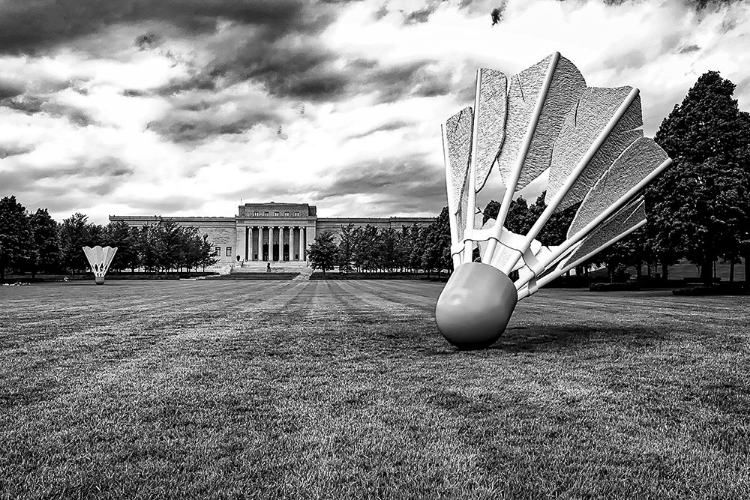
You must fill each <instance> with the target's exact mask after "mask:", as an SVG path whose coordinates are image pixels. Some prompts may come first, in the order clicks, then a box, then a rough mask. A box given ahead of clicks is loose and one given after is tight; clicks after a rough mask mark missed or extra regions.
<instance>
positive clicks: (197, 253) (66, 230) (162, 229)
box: [0, 196, 217, 279]
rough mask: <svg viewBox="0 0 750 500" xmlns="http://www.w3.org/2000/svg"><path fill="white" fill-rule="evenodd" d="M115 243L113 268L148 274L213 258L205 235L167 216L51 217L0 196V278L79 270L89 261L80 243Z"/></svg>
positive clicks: (185, 267) (202, 265)
mask: <svg viewBox="0 0 750 500" xmlns="http://www.w3.org/2000/svg"><path fill="white" fill-rule="evenodd" d="M96 245H101V246H112V247H117V254H116V255H115V258H114V260H113V261H112V264H111V266H110V270H113V271H125V270H130V271H131V272H135V270H136V269H143V270H145V271H146V272H149V273H165V272H169V271H172V270H174V271H178V272H180V271H187V272H190V270H198V269H204V270H205V267H206V266H210V265H212V264H214V263H216V262H217V259H216V257H215V256H214V249H213V245H212V243H211V242H210V241H208V235H200V234H199V233H198V229H197V228H194V227H184V226H180V225H179V224H177V223H176V222H174V221H171V220H168V219H159V220H158V221H157V222H156V223H154V224H149V225H145V226H143V227H140V228H137V227H131V226H129V225H128V224H127V223H126V222H124V221H115V222H110V223H109V224H106V225H99V224H94V223H92V222H89V220H88V217H87V216H86V215H84V214H81V213H75V214H73V215H72V216H70V217H69V218H67V219H64V220H63V221H62V222H60V223H58V222H56V221H55V220H54V219H53V218H52V217H51V216H50V215H49V212H48V211H47V209H46V208H40V209H38V210H37V211H36V212H33V213H31V212H28V211H27V210H26V208H25V207H24V206H23V205H22V204H20V203H19V202H18V201H17V200H16V198H15V196H6V197H4V198H2V199H0V279H5V272H6V269H10V270H12V271H19V272H24V273H31V276H32V279H33V278H36V275H37V273H80V272H85V271H86V270H87V269H88V267H89V265H88V261H87V260H86V256H85V255H84V253H83V250H82V247H84V246H96Z"/></svg>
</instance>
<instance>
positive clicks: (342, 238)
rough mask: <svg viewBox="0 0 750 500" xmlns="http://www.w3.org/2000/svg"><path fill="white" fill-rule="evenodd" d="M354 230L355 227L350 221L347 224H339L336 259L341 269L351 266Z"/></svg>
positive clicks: (348, 268) (347, 268) (345, 269)
mask: <svg viewBox="0 0 750 500" xmlns="http://www.w3.org/2000/svg"><path fill="white" fill-rule="evenodd" d="M355 230H356V228H355V226H354V224H352V223H349V225H347V226H341V232H340V233H339V249H338V259H337V264H338V266H339V270H341V271H349V270H350V269H351V267H352V258H353V255H354V248H355V247H356V232H355Z"/></svg>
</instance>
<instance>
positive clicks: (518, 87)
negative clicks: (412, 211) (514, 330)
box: [435, 53, 671, 348]
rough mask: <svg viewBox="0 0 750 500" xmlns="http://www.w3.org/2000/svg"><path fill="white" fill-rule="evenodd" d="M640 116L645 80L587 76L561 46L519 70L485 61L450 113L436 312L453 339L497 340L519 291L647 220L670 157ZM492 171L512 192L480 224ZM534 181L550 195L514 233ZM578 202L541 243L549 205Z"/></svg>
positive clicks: (557, 207) (477, 343)
mask: <svg viewBox="0 0 750 500" xmlns="http://www.w3.org/2000/svg"><path fill="white" fill-rule="evenodd" d="M642 126H643V119H642V116H641V101H640V97H639V95H638V89H634V88H630V87H617V88H596V87H587V86H586V82H585V80H584V79H583V76H582V75H581V73H580V72H579V71H578V69H577V68H576V67H575V66H574V65H573V63H571V62H570V61H568V60H567V59H565V58H564V57H562V56H561V55H560V54H559V53H555V54H553V55H551V56H549V57H547V58H546V59H544V60H543V61H541V62H539V63H537V64H535V65H534V66H531V67H530V68H527V69H525V70H523V71H521V72H520V73H519V74H517V75H515V76H513V77H511V78H507V77H506V76H505V75H504V74H503V73H501V72H499V71H495V70H491V69H484V68H483V69H480V70H478V71H477V83H476V94H475V101H474V108H473V109H472V108H470V107H469V108H465V109H463V110H461V111H460V112H459V113H457V114H456V115H454V116H452V117H450V118H449V119H448V120H447V122H446V123H445V124H444V125H443V151H444V156H445V165H446V184H447V185H446V187H447V191H448V210H449V214H450V228H451V240H452V248H451V255H452V259H453V267H454V272H453V274H452V275H451V278H450V280H449V281H448V283H447V284H446V287H445V289H444V290H443V292H442V294H441V295H440V298H439V299H438V303H437V307H436V311H435V317H436V321H437V325H438V328H439V330H440V332H441V333H442V334H443V336H444V337H445V338H446V339H447V340H448V341H449V342H451V343H452V344H454V345H456V346H458V347H461V348H478V347H486V346H488V345H490V344H492V343H493V342H495V341H496V340H497V339H498V337H499V336H500V335H501V334H502V333H503V331H505V328H506V326H507V324H508V321H509V319H510V317H511V315H512V314H513V310H514V308H515V305H516V303H517V302H518V301H519V300H522V299H523V298H525V297H528V296H529V295H532V294H533V293H535V292H536V291H537V289H538V288H539V287H540V286H544V285H545V284H547V283H549V282H550V281H552V280H553V279H555V278H557V277H559V276H561V275H562V274H563V273H565V272H567V271H568V270H569V269H571V268H573V267H575V266H576V265H579V264H581V263H583V262H584V261H586V260H588V259H589V258H590V257H591V256H593V255H595V254H596V253H598V252H600V251H602V250H603V249H605V248H607V247H608V246H609V245H612V244H614V243H615V242H617V241H618V240H620V239H622V238H624V237H625V236H627V235H628V234H630V233H631V232H633V231H635V230H636V229H638V228H639V227H641V226H643V225H644V224H645V222H646V214H645V208H644V202H643V198H642V196H641V193H642V191H643V189H644V188H645V187H646V186H647V185H648V184H649V182H651V181H652V180H653V179H654V178H655V177H656V176H657V175H659V173H661V172H662V171H663V170H664V169H666V168H667V167H668V166H669V165H670V163H671V160H670V159H669V158H668V157H667V155H666V153H665V152H664V151H663V150H662V149H661V148H660V147H659V146H658V145H657V144H656V143H655V142H654V141H653V140H651V139H648V138H645V137H643V131H642V130H641V127H642ZM490 174H494V175H499V176H500V180H501V181H502V188H500V191H499V193H502V203H501V204H500V210H499V213H498V216H497V218H496V219H494V220H493V219H490V220H488V221H487V222H486V223H485V224H482V218H483V216H482V214H481V213H478V210H477V194H478V193H479V192H480V191H481V190H482V189H483V188H484V187H485V184H486V183H487V180H488V177H489V176H490ZM532 181H535V184H534V186H537V187H540V191H541V190H542V189H545V185H546V200H545V201H546V203H547V206H546V208H545V209H544V211H543V212H542V213H541V215H539V216H538V218H537V220H536V221H535V222H534V224H533V226H532V227H531V229H530V230H529V231H528V232H527V233H526V234H515V233H513V232H511V231H509V230H508V229H506V228H505V227H504V226H503V224H504V223H505V221H506V217H507V215H508V211H509V209H510V206H511V202H512V201H513V198H514V196H515V195H517V194H518V192H519V191H520V190H521V189H523V188H524V187H526V186H528V185H529V184H530V183H531V182H532ZM532 187H533V186H532ZM499 193H498V196H499V195H500V194H499ZM576 205H578V209H577V211H576V213H575V217H574V219H573V221H572V223H571V225H570V227H569V229H568V232H567V238H566V239H565V241H564V242H563V243H562V244H560V245H558V246H549V247H548V246H544V245H542V244H541V243H540V242H539V241H538V240H537V239H536V238H537V236H538V235H539V234H540V232H541V231H542V229H543V228H544V226H545V224H547V222H548V221H549V220H550V217H551V216H552V215H553V214H555V213H556V212H559V211H561V210H564V209H566V208H569V207H574V206H576ZM476 250H478V251H479V255H480V257H481V262H473V259H472V258H473V256H474V252H475V251H476ZM513 271H518V274H517V275H518V278H517V279H516V280H515V281H512V280H511V279H510V278H509V275H511V273H512V272H513Z"/></svg>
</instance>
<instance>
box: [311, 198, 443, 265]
mask: <svg viewBox="0 0 750 500" xmlns="http://www.w3.org/2000/svg"><path fill="white" fill-rule="evenodd" d="M339 239H340V241H339V243H338V244H336V242H335V241H334V235H333V233H331V232H330V231H323V232H322V233H319V234H318V235H317V236H316V237H315V240H314V241H313V242H312V243H311V244H310V249H309V252H308V257H309V259H310V263H311V265H312V267H313V268H314V269H320V270H322V271H323V274H324V275H325V273H326V271H330V270H332V269H333V268H334V267H338V269H339V271H340V272H358V273H362V272H363V273H373V272H417V271H423V272H426V273H427V274H428V275H429V274H430V273H433V272H441V271H443V270H446V269H450V267H451V258H450V243H451V241H450V226H449V222H448V209H447V208H444V209H443V210H442V212H441V213H440V215H439V216H438V217H437V218H436V219H435V222H433V223H431V224H429V225H427V226H418V225H416V224H414V225H412V226H402V228H401V230H396V229H393V228H378V227H375V226H371V225H369V224H368V225H366V226H364V227H361V226H355V225H354V224H349V225H348V226H342V227H341V231H340V233H339Z"/></svg>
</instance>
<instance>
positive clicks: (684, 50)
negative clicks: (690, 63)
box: [680, 45, 701, 54]
mask: <svg viewBox="0 0 750 500" xmlns="http://www.w3.org/2000/svg"><path fill="white" fill-rule="evenodd" d="M699 50H701V48H700V46H699V45H688V46H687V47H683V48H681V49H680V54H689V53H691V52H697V51H699Z"/></svg>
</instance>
